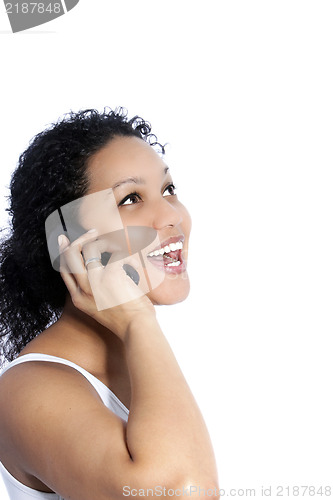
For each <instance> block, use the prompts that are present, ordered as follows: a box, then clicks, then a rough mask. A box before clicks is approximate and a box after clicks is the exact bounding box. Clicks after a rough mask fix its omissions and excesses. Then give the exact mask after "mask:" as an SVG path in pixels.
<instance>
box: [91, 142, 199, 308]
mask: <svg viewBox="0 0 333 500" xmlns="http://www.w3.org/2000/svg"><path fill="white" fill-rule="evenodd" d="M88 174H89V178H90V185H89V190H88V192H87V195H89V194H93V193H98V192H99V191H104V190H107V189H109V188H112V198H113V203H114V206H115V207H116V210H115V211H114V212H113V217H112V216H111V214H110V210H108V209H107V210H105V211H104V210H103V212H105V213H101V212H99V211H98V210H97V212H95V213H98V212H99V213H100V217H96V216H95V220H94V224H93V225H92V221H89V226H91V227H95V228H96V229H98V230H99V234H103V233H108V234H109V235H110V238H111V237H112V229H113V230H116V229H118V228H119V227H121V226H124V227H125V228H127V227H129V226H145V227H148V228H153V229H154V230H155V231H156V233H157V239H156V240H155V241H154V242H153V244H150V245H149V246H148V247H146V248H144V249H143V251H142V256H141V257H142V258H143V261H144V263H145V268H146V276H147V274H148V278H149V280H150V282H151V283H154V282H155V283H158V286H155V287H153V289H152V290H151V291H150V292H149V293H147V296H148V297H149V298H150V300H151V301H152V302H153V304H174V303H177V302H180V301H182V300H184V299H185V298H186V297H187V295H188V293H189V279H188V275H187V271H186V263H187V253H188V241H189V235H190V230H191V218H190V215H189V213H188V212H187V210H186V208H185V207H184V206H183V205H182V204H181V203H180V201H179V200H178V198H177V195H176V194H175V189H174V185H173V181H172V177H171V173H170V171H169V169H168V167H167V165H166V164H165V162H164V161H163V160H162V159H161V158H160V156H159V155H158V154H157V153H156V152H155V151H154V149H153V148H152V147H151V146H149V145H148V144H147V143H146V142H144V141H143V140H142V139H140V138H138V137H133V136H130V137H116V138H114V139H113V140H112V141H110V143H109V144H108V145H107V146H105V147H104V148H102V149H101V150H100V151H98V152H97V153H96V154H95V155H93V157H92V158H91V160H90V162H89V165H88ZM105 192H106V191H105ZM89 198H90V200H93V199H94V197H93V196H91V197H87V198H86V199H87V200H88V199H89ZM107 203H108V202H107ZM107 203H106V204H105V205H104V204H103V206H106V207H107V206H108V205H107ZM91 213H93V211H91ZM108 214H109V217H108ZM97 219H98V220H97ZM111 219H112V220H113V221H118V222H117V223H116V224H115V225H114V226H113V227H112V221H111ZM119 221H120V222H121V226H119ZM117 224H118V225H117ZM110 228H111V229H110ZM110 231H111V232H110ZM143 233H145V231H144V230H143ZM153 233H154V232H153ZM114 234H116V233H114ZM149 243H150V242H149ZM170 245H171V246H170ZM181 247H182V248H181ZM161 249H164V253H163V251H162V250H161ZM152 252H153V253H152ZM149 254H150V255H149ZM156 254H158V255H156Z"/></svg>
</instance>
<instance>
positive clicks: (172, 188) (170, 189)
mask: <svg viewBox="0 0 333 500" xmlns="http://www.w3.org/2000/svg"><path fill="white" fill-rule="evenodd" d="M165 193H168V195H170V196H175V194H176V186H175V185H174V184H172V183H171V184H168V185H167V187H166V188H165V189H164V191H163V195H164V194H165Z"/></svg>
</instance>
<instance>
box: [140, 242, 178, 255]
mask: <svg viewBox="0 0 333 500" xmlns="http://www.w3.org/2000/svg"><path fill="white" fill-rule="evenodd" d="M182 248H183V242H182V241H177V243H170V245H166V246H165V247H163V248H160V249H159V250H155V251H154V252H150V253H149V254H148V257H157V255H163V254H165V253H169V252H174V251H175V250H181V249H182Z"/></svg>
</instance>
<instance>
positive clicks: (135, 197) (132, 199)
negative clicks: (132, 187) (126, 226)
mask: <svg viewBox="0 0 333 500" xmlns="http://www.w3.org/2000/svg"><path fill="white" fill-rule="evenodd" d="M139 201H141V197H140V195H139V194H138V193H131V194H128V195H127V196H125V198H124V199H123V200H121V202H120V203H118V207H121V206H124V205H134V204H135V203H138V202H139Z"/></svg>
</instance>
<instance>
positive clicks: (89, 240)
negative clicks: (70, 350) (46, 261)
mask: <svg viewBox="0 0 333 500" xmlns="http://www.w3.org/2000/svg"><path fill="white" fill-rule="evenodd" d="M59 243H60V245H59V251H60V274H61V276H62V278H63V280H64V282H65V284H66V286H67V288H68V291H69V293H70V295H71V298H72V301H73V304H74V305H75V307H77V308H78V309H80V310H81V311H83V312H84V313H86V314H88V315H89V316H91V317H93V318H94V319H95V320H96V321H98V322H99V323H100V324H102V325H104V326H106V327H107V328H109V329H110V330H111V331H112V332H114V333H115V334H116V335H117V336H118V337H119V338H121V339H122V340H124V339H125V336H126V333H127V331H128V328H129V326H130V325H131V324H132V322H133V321H134V320H138V319H139V318H142V317H143V316H144V317H152V316H155V309H154V306H153V305H152V303H151V301H150V300H149V299H148V297H146V296H145V295H144V294H143V292H142V290H141V289H140V287H139V286H138V285H136V284H135V283H134V281H133V280H132V279H131V278H130V277H129V276H128V275H127V274H126V272H125V271H124V269H123V264H124V261H123V260H118V261H116V262H109V263H108V264H107V265H106V266H105V267H104V266H103V265H102V263H101V262H98V261H92V262H90V263H89V264H87V267H86V266H85V261H87V260H88V259H91V258H98V259H100V258H101V254H102V253H103V252H105V251H109V252H110V253H111V252H112V249H111V248H110V241H109V240H105V239H103V238H101V239H97V231H89V232H87V233H85V234H83V235H82V236H80V237H79V238H78V239H76V240H75V241H74V242H73V243H70V242H69V240H68V238H66V236H64V235H61V237H60V239H59ZM82 254H83V255H82ZM83 257H84V258H83ZM126 263H127V264H130V265H131V266H132V267H133V268H134V269H136V270H138V269H139V268H140V261H139V259H138V258H137V257H135V256H131V257H129V258H126Z"/></svg>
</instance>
